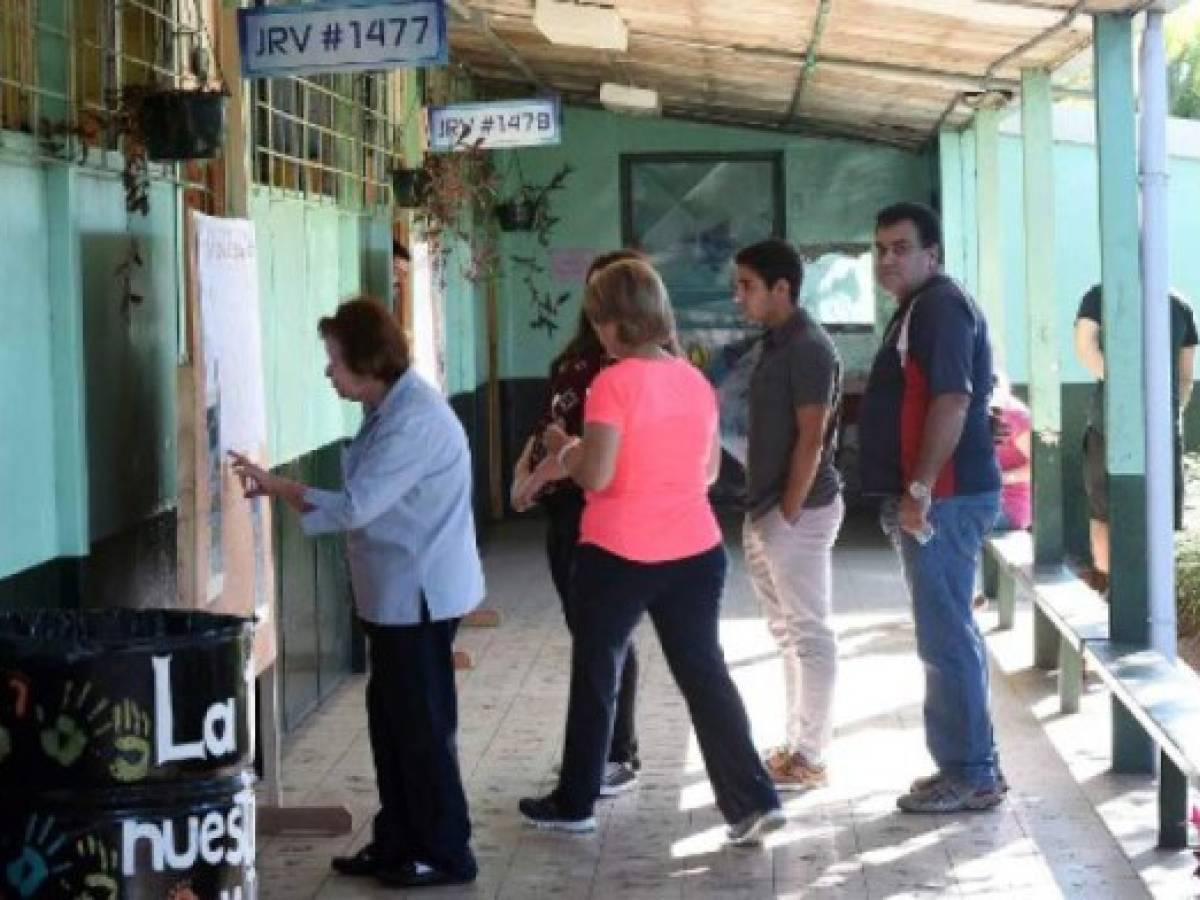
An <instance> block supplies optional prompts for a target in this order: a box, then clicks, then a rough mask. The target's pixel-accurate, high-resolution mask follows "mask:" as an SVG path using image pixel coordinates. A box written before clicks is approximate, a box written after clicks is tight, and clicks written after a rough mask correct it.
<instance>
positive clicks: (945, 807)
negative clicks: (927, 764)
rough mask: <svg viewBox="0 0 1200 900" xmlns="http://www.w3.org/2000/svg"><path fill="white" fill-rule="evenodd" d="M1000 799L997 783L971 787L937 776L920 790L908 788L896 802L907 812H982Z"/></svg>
mask: <svg viewBox="0 0 1200 900" xmlns="http://www.w3.org/2000/svg"><path fill="white" fill-rule="evenodd" d="M1003 802H1004V791H1003V790H1001V788H1000V785H999V783H996V784H994V785H991V786H989V787H978V788H973V787H970V786H969V785H965V784H962V783H961V782H959V781H957V780H955V779H953V778H948V777H942V778H938V779H936V780H935V781H933V782H932V783H930V784H928V785H927V786H926V787H925V788H924V790H919V791H910V792H909V793H907V794H904V795H903V796H901V797H899V798H897V800H896V805H897V806H898V807H900V809H901V810H902V811H903V812H907V813H955V812H982V811H983V810H987V809H992V808H993V807H996V806H999V805H1000V804H1001V803H1003Z"/></svg>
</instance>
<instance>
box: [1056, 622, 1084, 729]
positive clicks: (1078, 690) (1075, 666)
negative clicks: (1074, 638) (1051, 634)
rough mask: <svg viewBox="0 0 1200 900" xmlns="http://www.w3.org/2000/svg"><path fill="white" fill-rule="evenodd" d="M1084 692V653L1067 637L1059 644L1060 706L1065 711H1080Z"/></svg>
mask: <svg viewBox="0 0 1200 900" xmlns="http://www.w3.org/2000/svg"><path fill="white" fill-rule="evenodd" d="M1082 693H1083V654H1082V653H1080V652H1079V651H1078V650H1076V649H1075V648H1074V647H1073V646H1072V645H1071V642H1070V641H1068V640H1067V639H1066V638H1060V639H1059V644H1058V708H1059V710H1060V711H1061V712H1063V713H1077V712H1079V697H1080V695H1081V694H1082Z"/></svg>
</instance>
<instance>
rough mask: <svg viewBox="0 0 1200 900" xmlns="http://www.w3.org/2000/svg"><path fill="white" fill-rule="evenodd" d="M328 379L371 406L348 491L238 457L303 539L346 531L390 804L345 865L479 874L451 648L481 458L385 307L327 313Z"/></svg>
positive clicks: (359, 872)
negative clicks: (419, 370) (413, 363)
mask: <svg viewBox="0 0 1200 900" xmlns="http://www.w3.org/2000/svg"><path fill="white" fill-rule="evenodd" d="M319 331H320V334H321V337H322V338H323V339H324V342H325V350H326V353H327V355H328V358H329V365H328V366H327V368H326V370H325V374H326V375H327V376H328V377H329V380H330V381H331V382H332V383H333V387H334V390H336V391H337V393H338V395H339V396H341V397H342V398H344V399H346V400H356V401H359V402H361V403H362V404H363V409H364V412H365V416H364V419H363V423H362V427H361V428H359V431H358V434H357V435H356V436H355V438H354V440H353V441H351V442H350V444H349V446H347V448H346V449H345V452H344V456H343V460H342V470H343V484H342V488H341V490H337V491H326V490H319V489H317V488H313V487H309V486H308V485H305V484H302V483H300V482H298V481H292V480H290V479H287V478H281V477H279V476H276V475H273V474H271V473H270V472H269V471H267V470H265V469H263V468H261V467H259V466H257V465H255V464H254V463H252V462H251V461H250V460H249V459H247V458H246V457H245V456H243V455H242V454H238V453H234V454H232V455H233V459H234V463H233V465H234V470H235V472H236V473H237V475H238V476H239V477H240V478H241V480H242V484H243V486H244V488H245V492H246V496H248V497H255V496H267V495H269V496H274V497H278V498H279V499H280V500H282V501H283V502H285V503H287V504H288V505H289V506H291V507H292V508H293V509H295V510H296V511H297V512H298V513H299V514H300V516H301V519H300V522H301V527H302V528H303V529H304V531H305V533H306V534H309V535H317V534H327V533H330V532H345V534H346V545H347V554H348V556H349V561H350V578H351V583H352V584H353V587H354V596H355V604H356V606H357V612H358V616H359V618H360V619H361V620H362V622H363V625H364V629H365V631H366V633H367V637H368V640H369V643H370V680H369V682H368V684H367V720H368V725H369V731H370V737H371V752H372V755H373V756H374V760H375V769H376V774H377V780H378V787H379V799H380V810H379V813H378V814H377V815H376V817H375V827H374V835H373V839H372V841H371V842H370V843H369V844H367V845H366V846H365V847H363V848H362V849H361V850H360V851H359V852H358V853H356V854H355V855H353V856H345V857H335V858H334V860H333V868H334V870H335V871H337V872H339V873H341V874H344V875H348V876H365V877H372V878H375V879H378V880H380V881H382V882H383V883H384V884H387V885H389V886H395V887H410V888H411V887H424V886H432V885H441V884H462V883H465V882H470V881H473V880H474V879H475V875H476V871H477V870H476V864H475V859H474V856H473V855H472V853H471V849H470V820H469V817H468V812H467V803H466V797H465V795H464V793H463V787H462V779H461V775H460V773H459V768H458V758H457V751H456V749H455V732H456V730H457V724H458V710H457V696H456V693H455V687H454V668H453V650H452V643H453V640H454V634H455V631H456V630H457V627H458V623H459V620H460V619H461V618H462V616H464V615H465V614H466V613H468V612H470V611H471V610H472V609H473V608H474V607H475V606H477V605H478V603H479V601H480V600H481V599H482V597H483V592H484V587H483V572H482V568H481V566H480V563H479V554H478V551H477V549H476V543H475V523H474V519H473V516H472V511H471V456H470V451H469V448H468V446H467V439H466V435H465V433H464V432H463V429H462V425H461V424H460V423H459V421H458V418H457V417H456V416H455V414H454V412H453V411H452V410H451V409H450V406H449V405H448V404H447V403H446V401H445V400H444V399H443V398H442V396H441V394H439V393H438V392H437V391H436V390H435V389H434V388H433V387H431V386H430V385H429V384H428V383H427V382H426V381H424V380H423V379H422V378H421V377H420V376H419V375H417V374H416V373H415V372H413V371H412V370H411V369H410V368H409V353H408V346H407V342H406V341H405V339H404V335H403V334H402V332H401V331H400V328H399V326H398V325H397V324H396V322H395V320H394V319H393V318H392V316H391V313H390V312H388V310H387V309H386V308H384V307H383V306H382V305H380V304H379V303H377V302H375V301H373V300H367V299H358V300H351V301H348V302H346V303H343V304H341V305H340V306H339V307H338V309H337V312H336V313H335V314H334V315H333V316H332V317H329V318H324V319H322V320H321V321H320V324H319Z"/></svg>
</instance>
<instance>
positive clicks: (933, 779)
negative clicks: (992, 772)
mask: <svg viewBox="0 0 1200 900" xmlns="http://www.w3.org/2000/svg"><path fill="white" fill-rule="evenodd" d="M946 777H947V776H946V775H943V774H942V773H941V772H934V773H933V774H932V775H922V776H921V777H920V778H914V779H913V783H912V784H910V785H909V786H908V791H909V793H910V794H921V793H924V792H925V791H928V790H930V789H931V788H932V787H933V786H934V785H935V784H937V783H938V782H939V781H943V780H944V779H945V778H946ZM996 787H997V789H999V791H1000V793H1002V794H1007V793H1008V779H1007V778H1005V777H1004V773H1003V772H997V773H996Z"/></svg>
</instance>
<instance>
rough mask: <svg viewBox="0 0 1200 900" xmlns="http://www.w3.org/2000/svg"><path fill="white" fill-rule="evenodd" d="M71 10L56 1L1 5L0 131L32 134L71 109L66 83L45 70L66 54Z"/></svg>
mask: <svg viewBox="0 0 1200 900" xmlns="http://www.w3.org/2000/svg"><path fill="white" fill-rule="evenodd" d="M67 12H68V10H67V9H66V8H64V7H63V6H62V5H61V4H58V5H57V6H56V4H54V3H52V2H51V3H47V2H38V0H3V2H0V128H5V129H8V130H11V131H25V132H28V133H30V134H32V133H33V132H34V131H35V129H36V128H37V125H38V123H39V121H41V120H42V119H44V118H50V117H55V116H56V115H57V116H61V115H62V113H63V111H65V110H66V109H67V108H68V106H69V100H70V97H69V84H68V80H67V79H65V78H62V77H57V78H52V77H50V76H51V75H52V74H59V73H50V72H43V71H41V70H42V69H44V68H45V60H46V59H47V57H49V56H50V55H52V54H54V53H55V52H57V55H58V56H59V58H60V59H63V58H66V57H67V56H68V54H67V52H66V48H67V47H68V46H70V30H69V19H68V17H67Z"/></svg>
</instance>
